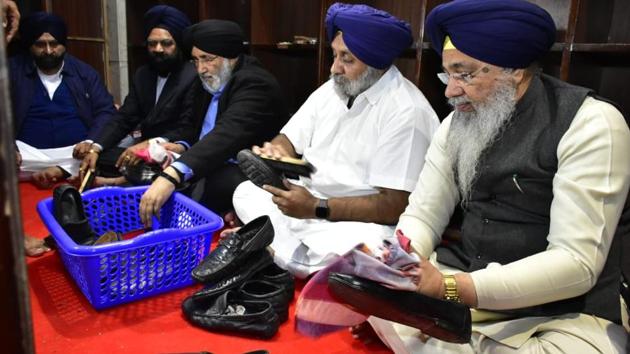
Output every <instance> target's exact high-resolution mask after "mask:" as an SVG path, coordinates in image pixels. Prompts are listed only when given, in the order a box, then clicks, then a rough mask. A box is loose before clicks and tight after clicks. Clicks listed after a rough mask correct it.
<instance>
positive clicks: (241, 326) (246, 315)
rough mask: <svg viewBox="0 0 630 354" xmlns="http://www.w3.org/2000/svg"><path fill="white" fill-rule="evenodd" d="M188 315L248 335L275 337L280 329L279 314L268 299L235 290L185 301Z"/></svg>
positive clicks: (205, 324)
mask: <svg viewBox="0 0 630 354" xmlns="http://www.w3.org/2000/svg"><path fill="white" fill-rule="evenodd" d="M182 311H183V312H184V315H185V316H186V318H187V319H188V321H190V322H191V323H193V324H194V325H197V326H199V327H202V328H205V329H208V330H210V331H235V332H238V333H241V334H244V335H250V336H255V337H260V338H265V339H266V338H271V337H273V336H274V335H275V334H276V332H278V326H279V325H280V323H279V321H278V315H276V313H275V312H274V310H273V308H272V306H271V304H270V303H269V302H266V301H251V300H243V299H240V298H239V296H237V294H236V293H235V292H233V291H231V290H228V291H226V292H225V293H223V294H221V295H218V296H217V297H213V298H209V299H208V301H193V299H192V298H190V297H189V298H187V299H186V300H184V302H183V303H182Z"/></svg>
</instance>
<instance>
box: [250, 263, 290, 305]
mask: <svg viewBox="0 0 630 354" xmlns="http://www.w3.org/2000/svg"><path fill="white" fill-rule="evenodd" d="M252 279H259V280H264V281H268V282H270V283H274V284H276V285H278V286H279V287H280V288H282V289H283V290H284V291H285V292H286V293H287V295H288V297H289V301H291V300H293V296H294V292H295V277H294V276H293V274H291V273H289V272H288V271H287V270H284V269H282V268H280V267H278V265H277V264H275V263H271V264H270V265H268V266H267V267H265V268H263V270H261V271H260V272H258V273H257V274H255V275H254V276H253V278H252Z"/></svg>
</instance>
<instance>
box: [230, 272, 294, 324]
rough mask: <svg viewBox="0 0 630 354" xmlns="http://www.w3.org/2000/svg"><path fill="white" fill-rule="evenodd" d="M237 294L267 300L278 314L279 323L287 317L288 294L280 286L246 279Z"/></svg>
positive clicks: (248, 298) (246, 297)
mask: <svg viewBox="0 0 630 354" xmlns="http://www.w3.org/2000/svg"><path fill="white" fill-rule="evenodd" d="M238 295H239V297H240V298H242V299H244V300H253V301H267V302H269V303H270V304H271V306H272V307H273V310H274V311H275V312H276V314H277V315H278V318H279V320H280V323H284V322H285V321H286V320H287V319H288V318H289V302H290V301H291V299H290V298H289V295H288V294H287V293H286V291H284V289H282V288H281V287H280V286H278V285H276V284H274V283H270V282H268V281H264V280H248V281H246V282H245V284H243V285H241V287H240V288H239V290H238Z"/></svg>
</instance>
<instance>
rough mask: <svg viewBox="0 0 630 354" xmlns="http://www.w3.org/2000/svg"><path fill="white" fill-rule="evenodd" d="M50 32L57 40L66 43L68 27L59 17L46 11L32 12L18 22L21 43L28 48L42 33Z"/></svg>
mask: <svg viewBox="0 0 630 354" xmlns="http://www.w3.org/2000/svg"><path fill="white" fill-rule="evenodd" d="M46 32H48V33H50V34H51V35H52V36H53V37H55V39H56V40H57V42H59V43H60V44H62V45H64V46H65V45H66V39H67V37H68V29H67V28H66V24H65V22H63V20H62V19H61V17H59V16H57V15H53V14H50V13H47V12H34V13H32V14H30V15H28V16H26V17H24V18H23V19H22V21H21V22H20V36H21V40H22V44H23V45H24V46H25V47H26V48H28V47H30V46H32V45H33V43H35V41H36V40H37V39H39V37H41V35H42V34H44V33H46Z"/></svg>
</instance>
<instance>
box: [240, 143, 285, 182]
mask: <svg viewBox="0 0 630 354" xmlns="http://www.w3.org/2000/svg"><path fill="white" fill-rule="evenodd" d="M236 159H237V160H238V167H239V168H240V169H241V171H243V174H244V175H245V176H247V178H248V179H249V180H250V181H252V183H254V184H255V185H257V186H258V187H260V188H262V186H263V185H265V184H268V185H270V186H274V187H276V188H280V189H284V190H286V189H287V187H285V186H284V184H283V183H282V178H281V177H280V175H279V174H278V173H277V172H276V171H275V170H274V169H273V168H271V167H270V166H269V165H267V164H266V163H265V162H264V161H263V160H262V158H261V157H260V156H258V155H256V154H254V153H253V152H252V151H251V150H247V149H245V150H241V151H239V152H238V154H236Z"/></svg>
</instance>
